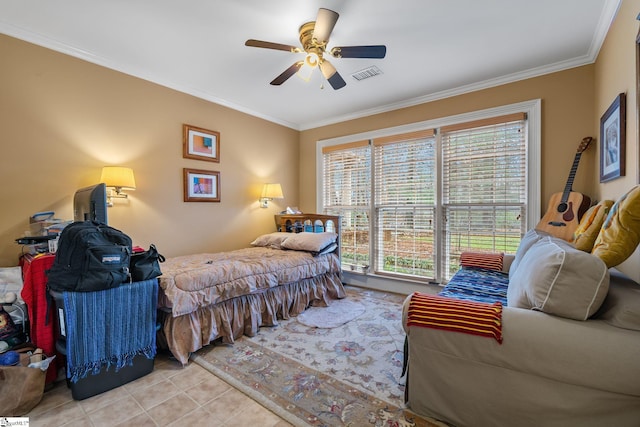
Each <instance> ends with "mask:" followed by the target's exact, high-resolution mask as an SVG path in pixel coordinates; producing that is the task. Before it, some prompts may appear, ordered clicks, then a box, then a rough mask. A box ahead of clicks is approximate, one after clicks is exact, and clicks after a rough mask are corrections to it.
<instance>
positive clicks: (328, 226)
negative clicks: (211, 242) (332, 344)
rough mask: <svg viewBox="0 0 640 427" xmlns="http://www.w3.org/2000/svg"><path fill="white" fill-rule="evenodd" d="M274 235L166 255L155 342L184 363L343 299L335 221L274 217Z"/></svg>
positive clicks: (324, 217)
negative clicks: (247, 243)
mask: <svg viewBox="0 0 640 427" xmlns="http://www.w3.org/2000/svg"><path fill="white" fill-rule="evenodd" d="M275 223H276V231H275V232H273V233H267V234H264V235H261V236H258V237H257V238H256V239H255V240H254V241H253V242H252V243H251V247H248V248H243V249H238V250H235V251H229V252H220V253H202V254H193V255H185V256H178V257H174V258H167V260H166V261H165V262H164V263H163V264H162V275H161V276H160V277H159V278H158V279H159V280H158V282H159V285H160V292H159V319H160V323H161V328H160V333H159V337H158V343H159V345H160V346H161V347H163V348H167V349H169V351H171V353H172V354H173V356H174V357H175V358H176V359H177V360H178V361H180V362H181V363H182V364H183V365H184V364H186V363H187V362H188V359H189V355H190V354H191V353H192V352H195V351H197V350H199V349H200V348H202V347H204V346H205V345H207V344H209V343H211V342H213V341H216V340H220V341H222V342H224V343H233V342H234V340H236V339H237V338H239V337H240V336H242V335H248V336H254V335H255V334H256V333H257V332H258V329H259V328H260V327H261V326H274V325H277V324H278V320H280V319H288V318H290V317H295V316H297V315H298V314H300V313H301V312H303V311H304V310H306V309H307V308H308V307H310V306H327V305H329V304H330V303H331V300H335V299H339V298H344V297H345V296H346V294H345V291H344V287H343V285H342V273H341V267H340V256H339V254H340V247H339V241H340V239H339V233H340V218H339V217H337V216H332V215H319V214H297V215H275Z"/></svg>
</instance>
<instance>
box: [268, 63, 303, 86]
mask: <svg viewBox="0 0 640 427" xmlns="http://www.w3.org/2000/svg"><path fill="white" fill-rule="evenodd" d="M302 64H304V62H303V61H298V62H296V63H295V64H293V65H292V66H291V67H289V68H287V69H286V70H284V71H283V72H282V74H280V75H279V76H278V77H276V78H275V79H273V80H272V81H271V84H272V85H273V86H280V85H281V84H282V83H284V82H286V81H287V80H288V79H289V77H291V76H293V75H294V74H295V73H297V72H298V70H299V69H300V67H302Z"/></svg>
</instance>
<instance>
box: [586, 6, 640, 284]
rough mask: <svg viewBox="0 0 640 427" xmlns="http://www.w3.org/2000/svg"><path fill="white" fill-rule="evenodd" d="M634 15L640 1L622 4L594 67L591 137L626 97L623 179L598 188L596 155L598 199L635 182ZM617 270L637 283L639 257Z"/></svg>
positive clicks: (614, 196)
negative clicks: (611, 108)
mask: <svg viewBox="0 0 640 427" xmlns="http://www.w3.org/2000/svg"><path fill="white" fill-rule="evenodd" d="M638 12H640V0H623V2H622V5H621V6H620V9H619V10H618V14H617V16H616V19H615V21H614V23H613V25H612V26H611V28H610V29H609V32H608V34H607V38H606V40H605V42H604V44H603V46H602V49H601V50H600V53H599V55H598V59H597V60H596V64H595V99H594V116H595V120H594V127H593V132H594V133H595V132H597V133H598V134H599V132H600V130H599V129H600V117H601V116H602V114H604V112H605V111H607V108H609V105H611V103H612V102H613V100H614V99H615V98H616V96H618V94H619V93H623V92H624V93H626V94H627V96H626V99H627V102H626V104H627V115H626V122H627V127H626V133H627V144H626V175H625V176H624V177H621V178H618V179H616V180H613V181H609V182H606V183H603V184H600V183H599V161H600V160H599V159H600V156H599V155H598V164H596V165H595V166H594V175H593V178H594V180H593V185H594V187H595V188H596V192H597V193H598V196H599V197H600V198H601V199H612V200H616V199H617V198H618V197H619V196H620V195H622V194H624V193H625V192H627V191H628V190H629V189H630V188H632V187H633V186H634V185H635V184H637V183H638V182H639V178H638V174H639V173H640V170H639V167H638V122H637V114H638V107H637V106H638V102H637V90H636V72H637V71H636V47H635V40H636V37H637V35H638V29H639V28H640V25H639V22H638V20H637V19H636V17H637V16H638ZM599 148H600V146H599V145H598V149H599ZM618 268H619V269H620V270H622V271H624V272H625V273H626V274H628V275H629V276H631V277H632V278H634V279H635V280H640V253H639V252H638V251H636V253H635V254H633V255H632V256H631V258H630V259H628V260H627V261H626V262H624V263H623V264H622V265H620V266H619V267H618Z"/></svg>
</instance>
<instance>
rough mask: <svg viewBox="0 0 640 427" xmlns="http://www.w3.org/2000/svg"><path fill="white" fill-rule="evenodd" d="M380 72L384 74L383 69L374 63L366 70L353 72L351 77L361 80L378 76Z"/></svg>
mask: <svg viewBox="0 0 640 427" xmlns="http://www.w3.org/2000/svg"><path fill="white" fill-rule="evenodd" d="M380 74H382V71H380V68H378V67H376V66H375V65H372V66H371V67H367V68H365V69H364V70H360V71H356V72H355V73H353V74H351V77H353V78H354V79H356V80H358V81H360V80H364V79H368V78H370V77H375V76H378V75H380Z"/></svg>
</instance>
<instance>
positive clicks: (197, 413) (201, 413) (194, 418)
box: [167, 407, 258, 427]
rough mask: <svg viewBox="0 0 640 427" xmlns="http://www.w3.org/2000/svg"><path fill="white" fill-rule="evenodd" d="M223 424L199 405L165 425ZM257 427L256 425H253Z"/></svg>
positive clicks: (175, 426)
mask: <svg viewBox="0 0 640 427" xmlns="http://www.w3.org/2000/svg"><path fill="white" fill-rule="evenodd" d="M222 425H223V423H222V421H220V420H219V419H217V418H216V417H215V416H214V415H211V414H210V413H209V412H207V411H206V410H205V409H204V408H202V407H199V408H197V409H195V410H193V411H191V412H189V413H188V414H186V415H185V416H183V417H182V418H179V419H177V420H175V421H173V422H172V423H170V424H168V425H167V427H185V426H189V427H196V426H197V427H208V426H211V427H213V426H215V427H221V426H222ZM255 427H258V426H255Z"/></svg>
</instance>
